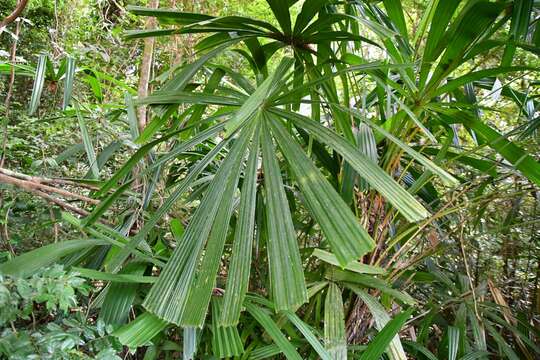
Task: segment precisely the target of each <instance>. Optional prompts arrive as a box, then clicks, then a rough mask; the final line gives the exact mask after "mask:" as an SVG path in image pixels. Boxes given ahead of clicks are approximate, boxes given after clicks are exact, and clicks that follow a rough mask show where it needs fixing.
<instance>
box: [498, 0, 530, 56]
mask: <svg viewBox="0 0 540 360" xmlns="http://www.w3.org/2000/svg"><path fill="white" fill-rule="evenodd" d="M512 5H513V6H512V22H511V23H510V31H509V35H510V39H508V44H507V45H506V48H505V49H504V53H503V56H502V60H501V66H509V65H511V64H512V60H513V58H514V55H515V53H516V45H515V42H517V41H520V40H525V38H526V37H527V34H528V33H529V22H530V19H531V13H532V10H533V5H534V0H515V1H514V2H513V3H512Z"/></svg>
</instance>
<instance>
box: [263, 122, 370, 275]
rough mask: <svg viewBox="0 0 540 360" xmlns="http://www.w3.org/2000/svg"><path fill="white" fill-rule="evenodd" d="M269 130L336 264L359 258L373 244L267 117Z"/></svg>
mask: <svg viewBox="0 0 540 360" xmlns="http://www.w3.org/2000/svg"><path fill="white" fill-rule="evenodd" d="M269 120H273V121H269V124H270V129H271V130H272V134H273V135H274V137H275V138H276V140H277V143H278V144H279V147H280V148H281V152H282V154H283V155H284V156H285V158H286V159H287V162H288V163H289V166H290V167H291V170H292V172H293V174H294V176H295V179H296V181H297V182H298V185H299V186H300V190H301V191H302V194H303V195H304V201H305V203H306V205H307V207H308V209H309V211H310V213H311V214H312V215H313V217H314V218H315V219H316V220H317V222H318V223H319V225H320V226H321V228H322V230H323V232H324V234H325V237H326V239H327V240H328V241H329V243H330V245H331V247H332V250H333V251H334V253H335V254H336V257H337V259H338V260H339V262H340V265H342V266H345V265H347V264H348V263H350V262H351V261H354V260H356V259H359V258H361V257H362V255H364V254H365V253H367V252H369V251H371V250H372V249H373V248H374V247H375V242H374V241H373V239H372V238H371V237H370V236H369V234H368V233H367V231H366V230H365V229H364V228H362V226H361V225H360V223H359V221H358V220H357V219H356V217H355V216H354V215H353V213H352V212H351V210H350V209H349V208H348V206H347V204H345V201H343V199H342V197H341V196H340V195H339V194H338V193H337V192H336V191H335V190H334V188H333V187H332V185H330V183H329V182H328V181H327V180H326V179H325V178H324V176H323V175H322V174H321V172H320V171H319V170H318V169H317V167H316V166H315V165H314V164H313V162H312V161H311V160H310V159H309V158H308V157H307V155H306V154H305V153H304V151H303V150H302V148H301V147H300V146H299V145H298V144H297V143H296V140H295V139H293V138H292V137H291V136H290V135H289V134H288V133H287V131H286V130H285V128H284V127H283V125H281V124H280V122H279V121H280V120H279V119H277V118H270V119H269Z"/></svg>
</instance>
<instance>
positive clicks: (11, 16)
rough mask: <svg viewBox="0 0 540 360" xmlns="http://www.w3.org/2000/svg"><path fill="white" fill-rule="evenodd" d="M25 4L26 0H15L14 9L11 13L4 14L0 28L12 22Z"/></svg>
mask: <svg viewBox="0 0 540 360" xmlns="http://www.w3.org/2000/svg"><path fill="white" fill-rule="evenodd" d="M27 4H28V0H20V1H19V2H17V6H16V7H15V10H13V12H12V13H11V14H9V15H8V16H6V17H5V18H4V20H2V22H0V29H2V28H5V27H6V26H8V25H9V24H11V23H12V22H14V21H15V20H16V19H17V18H18V17H19V16H20V15H21V13H22V12H23V10H24V8H25V7H26V5H27Z"/></svg>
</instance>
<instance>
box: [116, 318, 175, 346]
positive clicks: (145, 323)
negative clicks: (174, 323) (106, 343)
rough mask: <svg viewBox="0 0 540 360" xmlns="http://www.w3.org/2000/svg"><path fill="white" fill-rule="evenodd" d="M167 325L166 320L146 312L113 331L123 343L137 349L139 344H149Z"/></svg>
mask: <svg viewBox="0 0 540 360" xmlns="http://www.w3.org/2000/svg"><path fill="white" fill-rule="evenodd" d="M167 325H168V324H167V322H166V321H163V320H161V319H160V318H158V317H157V316H155V315H152V314H150V313H148V312H145V313H144V314H142V315H139V316H137V318H136V319H135V320H133V321H132V322H130V323H128V324H126V325H124V326H122V327H121V328H119V329H118V330H116V331H115V332H113V333H112V335H113V336H116V337H117V338H118V340H119V341H120V343H122V344H123V345H125V346H127V347H129V348H130V349H136V348H138V347H139V346H143V345H146V344H148V343H149V342H150V340H152V339H153V338H154V337H155V336H156V335H157V334H159V333H160V332H161V331H163V330H164V329H165V328H166V327H167Z"/></svg>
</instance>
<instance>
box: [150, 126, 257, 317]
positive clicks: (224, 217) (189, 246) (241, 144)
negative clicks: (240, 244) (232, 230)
mask: <svg viewBox="0 0 540 360" xmlns="http://www.w3.org/2000/svg"><path fill="white" fill-rule="evenodd" d="M252 132H253V129H249V128H248V129H246V130H244V131H243V132H242V133H241V136H240V138H239V140H238V141H237V142H236V143H235V144H234V146H233V149H232V150H231V153H229V155H228V156H227V157H226V158H225V160H224V161H223V163H222V164H221V166H220V167H219V170H218V172H217V173H216V175H215V177H214V179H213V180H212V182H211V184H210V188H209V189H208V190H207V192H206V194H205V196H204V198H203V199H202V201H201V203H200V205H199V206H198V207H197V210H196V211H195V214H194V215H193V218H192V219H191V221H190V224H189V226H188V227H187V229H186V231H185V232H184V236H183V237H182V240H181V241H180V243H179V244H178V246H177V247H176V249H175V250H174V252H173V254H172V256H171V257H170V259H169V261H168V262H167V265H166V266H165V267H164V268H163V271H162V272H161V274H160V276H159V278H158V281H157V282H156V283H155V284H154V286H152V288H151V289H150V292H149V293H148V295H147V296H146V299H145V300H144V303H143V306H144V307H145V308H146V309H147V310H149V311H151V312H152V313H154V314H156V315H158V316H159V317H160V318H162V319H165V320H167V321H169V322H172V323H175V324H180V323H181V322H183V324H184V325H185V324H188V323H189V324H194V326H199V327H200V326H201V325H202V322H203V321H204V316H205V312H206V309H207V308H208V303H209V301H210V295H211V293H212V288H213V285H214V282H215V273H216V271H217V266H219V260H220V259H221V252H222V249H223V245H224V241H225V235H226V232H227V229H228V221H229V217H230V211H231V210H230V206H231V205H230V204H231V203H232V197H233V194H234V186H235V184H236V181H234V178H236V177H237V176H238V173H239V165H240V162H241V160H242V158H243V155H244V153H245V150H246V148H247V145H248V141H249V139H250V137H251V134H252ZM218 213H219V214H220V215H221V217H220V218H218V217H217V215H218ZM209 237H210V238H209ZM207 240H208V244H209V245H208V246H209V247H208V248H207V249H206V252H205V254H204V258H203V259H202V262H203V264H204V266H201V270H200V273H199V276H198V277H197V279H195V273H196V270H197V267H198V265H199V263H200V262H201V256H202V252H203V250H204V245H205V243H206V242H207ZM216 264H217V265H216ZM194 284H198V285H199V287H194V286H195V285H194ZM195 293H196V294H197V296H199V298H194V297H192V296H193V294H195ZM188 300H189V301H188ZM188 305H189V312H186V308H187V306H188ZM183 316H187V317H189V318H185V319H183Z"/></svg>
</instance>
